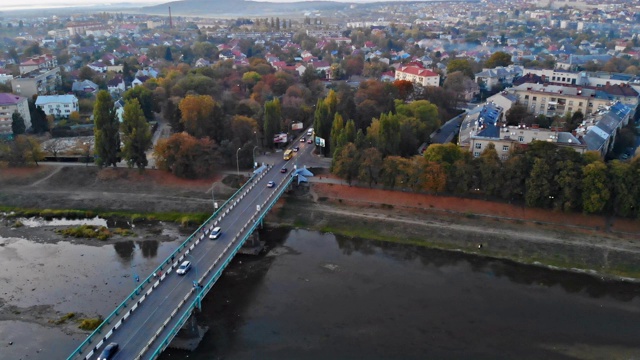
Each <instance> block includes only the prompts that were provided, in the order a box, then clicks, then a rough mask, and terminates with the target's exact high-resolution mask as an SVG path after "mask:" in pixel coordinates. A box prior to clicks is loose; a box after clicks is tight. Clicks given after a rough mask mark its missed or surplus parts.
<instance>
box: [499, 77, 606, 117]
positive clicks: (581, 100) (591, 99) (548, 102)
mask: <svg viewBox="0 0 640 360" xmlns="http://www.w3.org/2000/svg"><path fill="white" fill-rule="evenodd" d="M507 92H508V93H509V94H513V95H515V96H516V98H517V99H518V103H520V104H522V105H524V106H526V107H527V109H528V110H529V112H531V113H534V114H536V115H539V114H543V115H546V116H554V115H560V116H562V115H565V114H566V113H567V112H570V113H574V112H576V111H578V110H580V111H581V112H582V113H583V114H585V115H589V114H591V113H593V112H595V111H596V110H598V108H602V107H604V106H607V105H608V104H609V103H610V102H611V99H610V98H609V96H607V95H606V94H605V93H603V92H600V91H596V90H594V89H593V88H586V87H585V88H583V87H569V86H562V85H550V84H533V83H524V84H520V85H518V86H514V87H512V88H509V89H507Z"/></svg>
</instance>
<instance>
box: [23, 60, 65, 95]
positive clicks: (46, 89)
mask: <svg viewBox="0 0 640 360" xmlns="http://www.w3.org/2000/svg"><path fill="white" fill-rule="evenodd" d="M61 81H62V79H61V77H60V68H58V67H56V68H53V69H51V70H38V71H32V72H30V73H28V74H26V75H23V76H20V77H17V78H13V79H11V88H12V89H13V92H14V93H15V94H18V95H20V96H26V97H32V96H33V95H47V94H55V93H56V91H57V88H58V86H59V85H60V83H61Z"/></svg>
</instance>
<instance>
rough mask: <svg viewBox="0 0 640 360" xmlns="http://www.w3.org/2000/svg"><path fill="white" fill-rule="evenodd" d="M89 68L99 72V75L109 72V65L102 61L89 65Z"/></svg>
mask: <svg viewBox="0 0 640 360" xmlns="http://www.w3.org/2000/svg"><path fill="white" fill-rule="evenodd" d="M87 66H89V68H90V69H91V70H93V71H95V72H98V73H105V72H107V64H105V63H103V62H102V60H100V61H96V62H93V63H91V64H89V65H87Z"/></svg>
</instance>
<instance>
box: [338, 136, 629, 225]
mask: <svg viewBox="0 0 640 360" xmlns="http://www.w3.org/2000/svg"><path fill="white" fill-rule="evenodd" d="M332 171H333V172H334V173H335V174H336V175H338V176H341V177H343V178H344V179H346V180H347V181H348V182H349V183H350V184H351V182H352V181H353V180H358V181H359V182H361V183H363V184H368V185H369V186H372V185H373V184H381V185H382V186H383V187H385V188H389V189H394V188H403V189H410V190H413V191H424V192H429V193H436V194H437V193H449V194H454V195H463V196H464V195H479V194H480V195H484V196H486V197H488V198H492V199H501V200H503V201H509V202H516V203H522V204H524V205H526V206H529V207H539V208H548V209H554V210H559V211H582V212H585V213H594V214H612V215H617V216H622V217H630V218H638V217H640V206H639V205H638V204H640V184H639V183H638V182H637V177H638V175H640V157H636V158H635V159H633V160H632V161H630V162H620V161H617V160H614V161H611V162H608V163H605V162H603V161H602V160H601V159H600V157H599V155H598V154H597V153H591V152H588V153H585V154H579V153H577V152H575V151H574V150H572V149H568V148H564V147H558V146H557V145H555V144H552V143H548V142H543V141H534V142H533V143H531V144H530V146H529V147H528V148H526V149H525V148H518V149H516V150H514V151H512V152H511V154H510V157H509V159H508V160H506V161H504V162H503V161H502V160H500V157H499V156H498V153H497V151H496V149H495V147H493V146H492V144H491V146H489V147H487V149H485V151H484V152H483V153H482V154H481V155H480V156H479V157H477V158H473V157H472V156H471V154H470V153H469V152H467V151H465V150H463V149H461V148H459V147H458V146H456V145H454V144H446V145H439V144H438V145H431V146H430V147H429V148H428V149H427V150H426V151H425V153H424V154H423V156H414V157H410V158H403V157H399V156H386V157H385V156H384V154H383V152H382V151H381V150H380V149H379V148H376V147H369V146H368V144H363V143H360V144H358V143H357V141H356V143H352V142H349V143H347V144H346V145H344V146H342V147H341V148H340V149H339V150H338V151H337V152H336V154H335V157H334V162H333V167H332Z"/></svg>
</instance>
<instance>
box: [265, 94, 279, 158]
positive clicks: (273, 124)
mask: <svg viewBox="0 0 640 360" xmlns="http://www.w3.org/2000/svg"><path fill="white" fill-rule="evenodd" d="M281 123H282V113H281V107H280V100H278V98H275V99H273V100H271V101H267V102H265V103H264V122H263V132H264V136H265V139H266V141H267V145H268V146H269V147H273V136H274V135H275V134H277V133H279V132H280V131H281V129H282V125H281Z"/></svg>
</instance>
